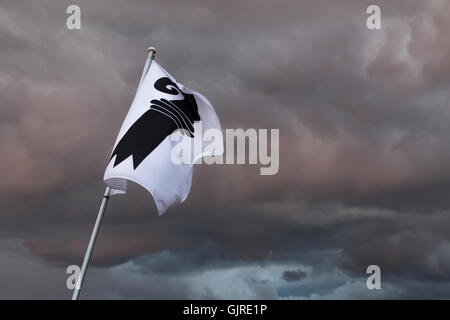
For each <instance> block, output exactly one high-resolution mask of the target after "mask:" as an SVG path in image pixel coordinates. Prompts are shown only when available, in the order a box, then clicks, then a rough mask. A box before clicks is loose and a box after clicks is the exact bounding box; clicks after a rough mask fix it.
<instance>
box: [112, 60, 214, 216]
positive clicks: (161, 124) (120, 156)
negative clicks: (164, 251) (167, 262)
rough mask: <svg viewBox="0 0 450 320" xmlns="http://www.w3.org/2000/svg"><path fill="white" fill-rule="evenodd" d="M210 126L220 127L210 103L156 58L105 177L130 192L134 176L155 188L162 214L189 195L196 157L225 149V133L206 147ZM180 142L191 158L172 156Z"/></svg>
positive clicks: (114, 188)
mask: <svg viewBox="0 0 450 320" xmlns="http://www.w3.org/2000/svg"><path fill="white" fill-rule="evenodd" d="M209 129H217V130H218V131H219V132H220V131H221V127H220V122H219V119H218V117H217V115H216V112H215V110H214V107H213V106H212V105H211V103H210V102H209V101H208V100H207V99H206V98H205V97H204V96H203V95H201V94H199V93H198V92H195V91H192V90H189V89H187V88H186V87H184V86H183V85H182V84H180V83H178V82H177V81H176V80H175V79H174V78H173V77H172V76H171V75H170V74H169V73H168V72H167V71H165V70H164V69H163V68H162V67H161V66H160V65H159V64H158V63H157V62H156V61H153V62H152V64H151V66H150V69H149V70H148V72H147V75H146V76H145V78H144V80H143V82H142V84H141V85H140V86H139V88H138V90H137V93H136V96H135V98H134V100H133V103H132V104H131V108H130V110H129V112H128V114H127V116H126V117H125V120H124V122H123V125H122V127H121V129H120V131H119V134H118V137H117V140H116V143H115V144H114V148H113V151H112V154H111V157H110V159H109V163H108V166H107V168H106V171H105V176H104V181H105V183H106V184H107V185H108V186H109V187H110V188H111V189H112V194H117V193H124V192H126V187H127V180H131V181H134V182H136V183H137V184H139V185H141V186H143V187H144V188H145V189H147V190H148V191H149V192H150V193H151V195H152V196H153V198H154V200H155V203H156V206H157V208H158V213H159V214H162V213H163V212H164V211H165V210H166V209H167V208H168V207H170V206H171V205H174V204H177V203H180V202H182V201H184V200H185V199H186V197H187V195H188V193H189V190H190V188H191V183H192V170H193V167H192V165H193V164H194V162H195V161H196V160H197V159H199V158H201V157H203V156H214V155H220V154H222V153H223V141H222V139H220V141H215V148H208V149H206V148H203V146H204V145H205V144H203V132H206V131H207V130H209ZM172 135H178V136H184V137H182V139H176V138H175V139H174V137H173V136H172ZM186 138H188V139H186ZM180 143H182V144H185V146H184V148H191V153H190V154H191V155H192V161H191V162H190V163H189V164H185V163H181V164H179V163H177V162H174V161H173V148H174V147H175V145H177V144H180ZM195 145H201V146H202V147H201V148H196V147H195Z"/></svg>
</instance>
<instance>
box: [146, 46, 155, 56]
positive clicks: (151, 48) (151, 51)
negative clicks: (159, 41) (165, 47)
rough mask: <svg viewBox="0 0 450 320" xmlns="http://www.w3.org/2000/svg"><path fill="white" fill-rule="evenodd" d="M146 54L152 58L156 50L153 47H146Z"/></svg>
mask: <svg viewBox="0 0 450 320" xmlns="http://www.w3.org/2000/svg"><path fill="white" fill-rule="evenodd" d="M147 52H148V53H149V54H151V55H152V56H154V55H155V54H156V49H155V47H148V48H147Z"/></svg>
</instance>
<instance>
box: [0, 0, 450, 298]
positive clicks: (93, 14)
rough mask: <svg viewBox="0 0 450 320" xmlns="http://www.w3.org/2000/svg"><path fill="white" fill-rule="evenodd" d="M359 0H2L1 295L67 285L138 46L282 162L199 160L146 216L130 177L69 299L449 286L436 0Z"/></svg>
mask: <svg viewBox="0 0 450 320" xmlns="http://www.w3.org/2000/svg"><path fill="white" fill-rule="evenodd" d="M372 3H374V1H356V0H354V1H343V0H340V1H332V0H329V1H267V0H258V1H256V0H239V1H237V0H236V1H223V0H221V1H214V0H208V1H151V2H150V1H117V0H90V1H87V0H85V1H56V0H54V1H43V0H41V1H39V0H36V1H27V2H25V1H21V2H19V1H15V0H3V1H2V2H1V4H0V92H1V94H0V161H1V162H0V164H1V165H0V177H1V178H0V298H52V299H68V298H70V297H71V294H72V293H71V292H70V291H69V290H68V289H67V288H66V285H65V284H66V278H67V276H68V275H67V274H66V273H65V270H66V268H67V266H68V265H72V264H81V262H82V258H83V255H84V250H85V249H86V246H87V242H88V240H89V236H90V232H91V229H92V227H93V223H94V220H95V217H96V214H97V210H98V207H99V204H100V200H101V196H102V194H103V190H104V186H103V183H102V177H103V172H104V169H105V166H106V163H107V161H108V158H109V155H110V152H111V150H112V144H113V142H114V140H115V138H116V134H117V132H118V130H119V128H120V125H121V123H122V121H123V119H124V117H125V115H126V113H127V111H128V108H129V106H130V103H131V101H132V99H133V97H134V94H135V91H136V86H137V84H138V81H139V77H140V72H141V70H142V67H143V64H144V62H145V56H146V48H147V46H149V45H153V46H155V47H156V48H157V56H156V59H157V61H158V62H159V63H160V64H161V65H162V66H163V67H165V68H166V69H167V70H168V71H169V72H170V73H171V74H172V75H173V76H174V77H176V78H177V80H178V81H180V82H182V83H183V84H185V85H186V86H187V87H189V88H191V89H193V90H197V91H199V92H201V93H203V94H204V95H205V96H206V97H208V99H209V100H210V101H211V102H212V103H213V104H214V106H215V109H216V111H217V114H218V116H219V118H220V120H221V123H222V127H223V128H244V129H247V128H269V129H270V128H279V129H280V170H279V173H278V174H277V175H275V176H260V175H259V166H257V165H222V166H220V165H216V166H207V165H202V166H196V167H195V170H194V171H195V172H194V178H193V186H192V189H191V192H190V195H189V197H188V199H187V200H186V202H184V203H183V204H181V205H179V206H177V207H174V208H171V209H170V210H169V211H168V212H166V214H164V215H163V216H162V217H158V216H157V214H156V207H155V205H154V203H153V200H152V198H151V197H150V195H149V194H148V193H147V192H146V191H145V190H143V189H142V188H140V187H138V186H136V185H131V187H130V190H129V192H128V193H127V195H124V196H117V197H114V198H112V199H111V201H110V206H109V208H108V210H107V212H106V215H105V219H104V222H103V225H102V228H101V231H100V236H99V239H98V241H97V245H96V248H95V251H94V255H93V259H92V267H91V268H90V269H89V272H88V276H87V278H86V282H85V286H84V290H83V292H82V295H81V297H82V298H86V299H87V298H132V299H133V298H238V299H240V298H243V299H245V298H256V299H258V298H294V299H297V298H325V299H326V298H341V299H345V298H449V296H450V226H449V224H450V213H449V209H450V197H449V194H450V169H449V164H450V143H449V142H450V141H449V137H450V126H449V125H448V124H449V122H450V106H449V101H450V99H449V85H450V37H449V36H448V30H450V20H449V19H448V17H449V16H450V2H448V1H426V2H425V1H419V0H415V1H414V0H408V1H399V0H396V1H376V3H377V4H378V5H380V7H381V13H382V30H368V29H367V28H366V18H367V14H366V8H367V7H368V5H369V4H372ZM70 4H79V5H80V7H81V30H68V29H67V28H66V18H67V14H66V7H67V6H68V5H70ZM371 264H377V265H379V266H380V268H381V272H382V289H381V290H368V289H367V288H366V283H365V282H366V278H367V275H366V273H365V272H366V268H367V267H368V266H369V265H371Z"/></svg>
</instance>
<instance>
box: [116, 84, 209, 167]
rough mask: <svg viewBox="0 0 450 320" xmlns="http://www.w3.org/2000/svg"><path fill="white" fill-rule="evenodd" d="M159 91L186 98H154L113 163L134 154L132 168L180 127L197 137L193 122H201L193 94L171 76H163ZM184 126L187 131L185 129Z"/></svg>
mask: <svg viewBox="0 0 450 320" xmlns="http://www.w3.org/2000/svg"><path fill="white" fill-rule="evenodd" d="M155 88H156V89H157V90H158V91H161V92H164V93H167V94H171V95H178V94H181V95H182V96H183V100H167V99H164V98H163V99H160V100H156V99H153V100H152V101H151V106H150V109H149V110H147V111H146V112H145V113H144V114H143V115H142V116H141V117H140V118H139V119H138V120H137V121H136V122H135V123H133V125H132V126H131V127H130V129H128V131H127V133H125V135H124V136H123V137H122V139H120V141H119V143H118V144H117V146H116V147H115V148H114V151H113V153H112V155H111V158H110V161H111V160H112V158H114V156H116V159H115V161H114V166H113V167H115V166H117V165H118V164H119V163H121V162H122V161H124V160H125V159H127V158H128V157H129V156H133V167H134V169H135V170H136V168H137V167H138V166H139V165H140V164H141V162H142V161H144V159H145V158H146V157H147V156H148V155H149V154H150V153H151V152H152V151H153V150H154V149H155V148H156V147H157V146H158V145H159V144H160V143H161V142H162V141H163V140H164V139H165V138H166V137H167V136H169V135H170V134H172V133H173V132H174V131H175V130H177V129H180V130H181V131H182V132H184V133H186V134H187V135H188V136H189V137H191V138H192V137H194V127H193V125H194V122H196V121H200V116H199V114H198V106H197V102H196V101H195V97H194V95H192V94H189V93H184V92H183V91H181V90H180V88H178V86H177V85H176V83H174V82H173V81H172V80H170V79H169V78H167V77H165V78H160V79H158V80H157V81H156V82H155ZM183 129H184V130H183Z"/></svg>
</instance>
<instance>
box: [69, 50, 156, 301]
mask: <svg viewBox="0 0 450 320" xmlns="http://www.w3.org/2000/svg"><path fill="white" fill-rule="evenodd" d="M147 52H148V56H147V61H146V62H145V66H144V70H143V71H142V76H141V80H140V81H139V86H138V89H139V87H140V86H141V84H142V82H143V81H144V78H145V75H146V74H147V72H148V70H149V69H150V65H151V63H152V60H153V58H154V56H155V53H156V49H155V48H154V47H150V48H148V50H147ZM110 194H111V188H110V187H106V190H105V194H104V195H103V200H102V204H101V205H100V209H99V211H98V215H97V220H96V221H95V225H94V230H92V234H91V239H90V240H89V245H88V247H87V250H86V254H85V255H84V260H83V265H82V266H81V271H80V275H79V276H78V279H77V283H76V286H75V289H74V291H73V295H72V300H78V296H79V295H80V291H81V286H82V285H83V280H84V276H85V275H86V270H87V267H88V265H89V259H90V258H91V254H92V250H93V249H94V245H95V240H96V239H97V234H98V230H99V229H100V224H101V223H102V218H103V214H104V213H105V209H106V205H107V204H108V200H109V196H110Z"/></svg>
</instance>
